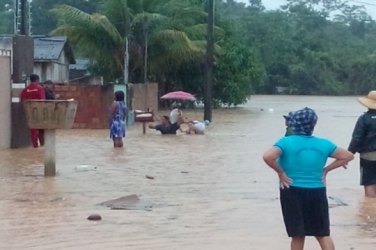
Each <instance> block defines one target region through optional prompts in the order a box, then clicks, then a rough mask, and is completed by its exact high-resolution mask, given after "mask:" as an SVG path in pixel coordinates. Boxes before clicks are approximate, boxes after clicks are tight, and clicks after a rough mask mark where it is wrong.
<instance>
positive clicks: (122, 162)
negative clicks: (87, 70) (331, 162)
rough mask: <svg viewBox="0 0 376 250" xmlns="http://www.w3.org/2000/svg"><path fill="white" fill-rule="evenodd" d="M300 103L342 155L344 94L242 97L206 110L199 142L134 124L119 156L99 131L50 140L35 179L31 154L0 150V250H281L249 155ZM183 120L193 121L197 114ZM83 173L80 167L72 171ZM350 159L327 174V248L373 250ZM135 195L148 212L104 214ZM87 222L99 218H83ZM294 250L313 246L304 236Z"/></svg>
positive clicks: (349, 116) (255, 158) (270, 187)
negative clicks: (53, 158)
mask: <svg viewBox="0 0 376 250" xmlns="http://www.w3.org/2000/svg"><path fill="white" fill-rule="evenodd" d="M305 106H309V107H312V108H314V109H315V110H316V111H317V113H318V116H319V121H318V125H317V127H316V130H315V134H316V135H320V136H325V137H328V138H329V139H331V140H333V141H334V142H336V143H337V144H338V145H341V146H343V147H347V144H348V142H349V140H350V136H351V133H352V129H353V126H354V124H355V122H356V119H357V117H358V115H360V114H361V113H362V112H363V111H365V108H363V107H362V106H360V105H359V104H358V103H357V101H356V98H355V97H316V96H310V97H309V96H253V97H252V98H251V100H250V101H249V102H248V103H247V104H246V105H243V106H241V107H238V108H235V109H221V110H214V111H213V123H212V124H211V125H210V127H209V128H208V129H207V131H206V135H203V136H201V135H197V136H194V135H185V134H178V135H177V136H161V135H159V134H158V133H156V132H155V131H151V130H148V131H147V133H146V135H143V134H142V127H141V125H140V124H135V125H134V126H132V127H130V128H129V129H128V134H127V138H126V140H125V145H126V147H125V149H124V150H121V149H120V150H118V149H114V148H113V147H112V142H111V141H110V140H109V138H108V131H107V130H65V131H58V132H57V138H56V140H57V145H56V146H57V172H58V173H57V176H56V177H49V178H46V177H44V176H43V149H33V148H26V149H13V150H10V149H9V150H2V151H0V187H1V188H0V224H1V227H0V249H7V250H8V249H20V250H21V249H38V250H44V249H48V250H50V249H53V250H58V249H64V250H70V249H90V250H91V249H131V250H133V249H157V250H165V249H179V250H182V249H183V250H184V249H193V250H201V249H202V250H207V249H216V250H217V249H230V250H238V249H239V250H242V249H255V250H265V249H266V250H280V249H281V250H282V249H289V239H288V238H287V236H286V233H285V229H284V225H283V222H282V216H281V212H280V206H279V200H278V182H277V181H278V179H277V176H276V174H275V173H274V172H273V171H272V170H270V169H269V168H267V167H266V165H265V164H264V163H263V161H262V159H261V156H262V153H263V152H264V151H265V150H266V149H267V148H269V147H270V146H271V145H272V143H273V142H274V141H276V140H277V139H278V138H279V137H280V136H281V135H283V134H284V132H285V130H284V120H283V118H282V115H283V114H286V113H287V112H288V111H290V110H296V109H300V108H303V107H305ZM184 116H186V117H189V118H193V119H202V117H203V113H202V110H196V111H185V112H184ZM83 165H84V166H83ZM358 183H359V163H358V156H356V159H355V160H354V161H352V162H351V163H350V164H349V166H348V169H347V170H345V169H338V170H336V171H333V172H331V173H330V175H329V177H328V195H329V196H332V197H335V198H336V199H339V200H341V201H343V202H344V203H346V204H347V206H333V207H332V208H330V215H331V231H332V236H333V239H334V241H335V244H336V247H337V249H340V250H345V249H349V250H350V249H360V250H373V249H376V200H372V199H366V198H364V197H363V190H362V187H360V186H359V185H358ZM132 194H136V195H138V197H139V198H140V200H142V201H145V202H147V203H148V204H152V208H151V209H148V210H146V211H145V210H138V209H132V210H111V209H109V208H108V207H103V206H99V205H98V204H99V203H102V202H104V201H107V200H111V199H116V198H119V197H122V196H127V195H132ZM91 214H99V215H101V217H102V220H101V221H89V220H87V217H88V216H89V215H91ZM306 249H308V250H313V249H318V245H317V243H316V241H315V240H314V239H312V238H308V239H307V241H306Z"/></svg>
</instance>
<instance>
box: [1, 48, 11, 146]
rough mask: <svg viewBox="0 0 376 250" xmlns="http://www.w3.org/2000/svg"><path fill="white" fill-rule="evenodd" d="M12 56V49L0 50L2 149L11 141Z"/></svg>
mask: <svg viewBox="0 0 376 250" xmlns="http://www.w3.org/2000/svg"><path fill="white" fill-rule="evenodd" d="M10 76H11V57H10V51H6V50H0V131H1V132H0V149H4V148H9V147H10V142H11V79H10Z"/></svg>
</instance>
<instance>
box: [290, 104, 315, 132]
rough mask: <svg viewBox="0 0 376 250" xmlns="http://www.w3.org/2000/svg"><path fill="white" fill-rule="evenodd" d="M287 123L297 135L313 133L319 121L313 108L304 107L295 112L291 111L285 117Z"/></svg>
mask: <svg viewBox="0 0 376 250" xmlns="http://www.w3.org/2000/svg"><path fill="white" fill-rule="evenodd" d="M285 119H286V125H287V127H288V128H289V129H291V130H292V133H293V134H296V135H312V133H313V129H314V128H315V125H316V123H317V115H316V113H315V111H314V110H313V109H310V108H307V107H306V108H304V109H301V110H298V111H295V112H289V114H288V117H285Z"/></svg>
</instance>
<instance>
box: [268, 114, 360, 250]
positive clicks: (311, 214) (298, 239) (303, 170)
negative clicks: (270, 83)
mask: <svg viewBox="0 0 376 250" xmlns="http://www.w3.org/2000/svg"><path fill="white" fill-rule="evenodd" d="M317 119H318V117H317V115H316V112H315V111H314V110H313V109H311V108H307V107H306V108H304V109H301V110H298V111H295V112H290V113H289V119H286V126H287V131H290V132H291V134H290V135H288V136H284V137H282V138H281V139H279V140H278V141H277V142H276V143H275V144H274V145H273V146H272V147H271V148H270V149H269V150H267V151H266V152H265V153H264V155H263V159H264V161H265V163H266V164H267V165H268V166H269V167H271V168H272V169H273V170H274V171H275V172H276V173H277V174H278V177H279V185H280V203H281V208H282V214H283V219H284V222H285V227H286V231H287V234H288V236H289V237H291V245H290V246H291V250H302V249H304V241H305V237H306V236H315V237H316V239H317V240H318V242H319V244H320V247H321V249H323V250H334V243H333V241H332V239H331V237H330V222H329V206H328V199H327V195H326V183H325V182H326V181H325V180H326V175H327V174H328V172H330V171H332V170H333V169H336V168H339V167H341V166H346V164H347V163H348V162H349V161H351V160H352V159H353V158H354V156H353V154H352V153H351V152H349V151H347V150H345V149H343V148H341V147H338V146H337V145H335V144H334V143H333V142H331V141H330V140H328V139H325V138H320V137H316V136H314V135H313V130H314V127H315V125H316V123H317ZM328 158H334V161H332V162H331V163H329V164H327V160H328Z"/></svg>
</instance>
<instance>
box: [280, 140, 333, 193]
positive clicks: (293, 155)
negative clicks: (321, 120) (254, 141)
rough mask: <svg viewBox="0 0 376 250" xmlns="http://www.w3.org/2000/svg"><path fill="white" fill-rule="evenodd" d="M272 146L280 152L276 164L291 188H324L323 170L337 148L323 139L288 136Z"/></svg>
mask: <svg viewBox="0 0 376 250" xmlns="http://www.w3.org/2000/svg"><path fill="white" fill-rule="evenodd" d="M274 146H276V147H278V148H280V150H281V151H282V154H281V156H280V157H279V159H278V162H279V164H280V166H281V167H282V169H283V170H284V171H285V173H286V174H287V176H288V177H290V178H291V179H292V181H293V182H292V184H291V186H293V187H303V188H319V187H324V186H325V185H324V183H323V182H322V176H323V168H324V167H325V165H326V161H327V160H328V157H330V156H331V155H332V154H333V153H334V151H335V150H336V148H337V146H336V145H335V144H334V143H333V142H331V141H329V140H327V139H324V138H319V137H315V136H303V135H290V136H285V137H283V138H281V139H280V140H279V141H277V142H276V143H275V144H274Z"/></svg>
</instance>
